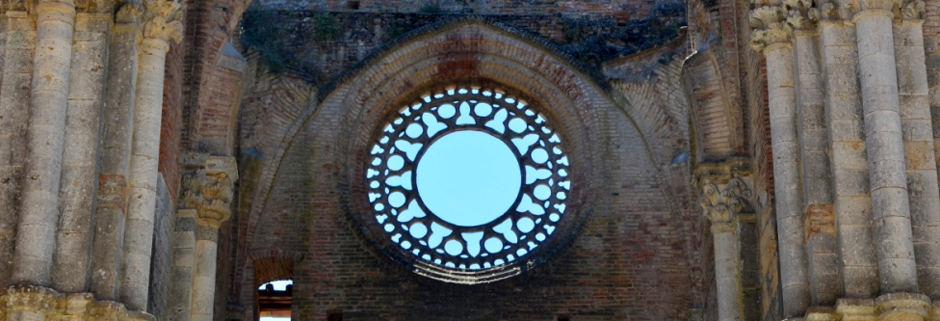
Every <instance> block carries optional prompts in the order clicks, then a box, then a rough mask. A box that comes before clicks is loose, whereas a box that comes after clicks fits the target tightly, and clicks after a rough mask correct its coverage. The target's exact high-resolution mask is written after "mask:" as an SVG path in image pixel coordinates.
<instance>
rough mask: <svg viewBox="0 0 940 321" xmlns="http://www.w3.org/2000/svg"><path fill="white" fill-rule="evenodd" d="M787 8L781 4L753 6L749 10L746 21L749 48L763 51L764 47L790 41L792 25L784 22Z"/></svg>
mask: <svg viewBox="0 0 940 321" xmlns="http://www.w3.org/2000/svg"><path fill="white" fill-rule="evenodd" d="M787 16H788V13H787V10H786V9H785V8H784V7H783V6H782V5H779V4H778V5H765V6H759V7H755V8H754V9H753V10H751V12H750V16H749V17H748V23H749V24H750V26H751V28H752V29H754V30H753V31H752V32H751V48H753V49H754V50H756V51H759V52H763V51H764V49H765V48H767V47H770V46H772V45H774V44H779V43H790V41H791V39H790V33H791V30H792V28H793V27H791V26H790V25H789V24H787V23H786V20H787Z"/></svg>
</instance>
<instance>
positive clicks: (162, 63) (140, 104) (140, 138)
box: [121, 0, 183, 311]
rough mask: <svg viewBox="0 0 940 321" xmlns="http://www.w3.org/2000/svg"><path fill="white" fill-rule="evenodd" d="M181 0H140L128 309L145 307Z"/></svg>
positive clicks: (124, 295) (125, 287) (124, 289)
mask: <svg viewBox="0 0 940 321" xmlns="http://www.w3.org/2000/svg"><path fill="white" fill-rule="evenodd" d="M180 6H181V3H180V2H178V1H169V0H145V1H144V7H145V8H146V10H145V12H144V20H143V34H142V35H143V40H141V42H140V47H139V53H138V54H139V56H138V58H139V61H138V67H139V69H138V71H137V92H136V97H135V103H134V108H135V109H134V135H133V140H132V142H131V148H132V153H131V161H130V179H129V180H128V186H129V187H130V198H129V199H128V208H127V222H126V224H125V229H126V230H125V233H124V257H123V259H124V268H123V270H122V277H121V280H122V282H121V301H122V302H124V303H125V304H127V307H128V308H129V309H133V310H140V311H143V310H145V309H146V308H147V297H148V284H150V282H149V281H150V259H151V250H152V243H153V225H154V211H155V206H154V204H155V202H156V185H157V175H159V173H158V172H157V165H158V162H159V159H158V158H159V152H160V121H161V112H162V110H163V79H164V71H165V67H166V53H167V51H168V50H169V49H170V41H179V40H180V38H181V37H182V32H183V25H182V23H181V22H180V21H177V19H178V16H179V9H180Z"/></svg>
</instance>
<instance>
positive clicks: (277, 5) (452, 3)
mask: <svg viewBox="0 0 940 321" xmlns="http://www.w3.org/2000/svg"><path fill="white" fill-rule="evenodd" d="M257 2H258V4H260V5H261V6H264V7H267V8H270V9H307V10H326V11H357V12H398V13H414V12H451V13H472V14H563V15H592V16H610V17H617V18H620V19H625V20H630V19H636V18H642V17H645V16H646V15H647V14H649V13H650V12H652V9H653V8H654V7H655V6H656V5H657V4H658V3H660V2H678V1H674V0H655V1H644V0H569V1H559V0H524V1H519V0H354V1H336V0H259V1H257Z"/></svg>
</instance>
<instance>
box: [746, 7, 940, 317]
mask: <svg viewBox="0 0 940 321" xmlns="http://www.w3.org/2000/svg"><path fill="white" fill-rule="evenodd" d="M817 5H818V7H817ZM923 7H924V5H923V2H922V1H920V0H906V1H898V0H858V1H839V0H835V1H825V2H821V3H816V2H812V1H801V0H787V2H786V4H785V6H784V8H786V9H787V10H786V11H788V12H787V13H786V14H785V13H783V12H782V11H783V10H782V9H780V8H779V4H777V3H773V1H770V2H766V1H762V0H757V1H755V3H754V9H753V10H752V11H751V26H752V27H753V28H755V31H754V32H753V35H752V36H753V38H752V44H753V47H754V49H756V50H758V51H760V52H761V53H763V54H764V56H765V57H766V61H767V84H768V91H769V94H770V97H769V98H770V102H769V108H770V113H771V128H772V144H773V155H774V172H775V173H774V174H775V175H774V184H775V186H776V191H775V195H774V201H775V203H776V208H777V211H776V215H777V219H778V233H779V234H780V235H779V242H780V265H781V284H782V287H783V310H784V311H783V312H784V317H786V318H794V317H796V318H799V317H804V316H805V318H806V319H807V320H836V319H840V320H862V319H864V320H925V319H926V318H930V319H931V320H935V319H938V317H940V313H936V311H934V314H937V315H933V316H928V312H929V311H930V309H929V305H930V300H931V299H934V300H936V299H940V298H938V297H937V296H940V293H938V292H940V289H937V287H938V281H937V280H938V279H940V277H938V276H940V275H938V273H940V268H938V266H937V264H938V263H937V262H940V260H938V258H940V249H938V244H940V240H938V239H936V237H935V235H937V234H936V231H937V229H938V227H940V224H938V223H940V191H938V187H937V180H936V176H937V170H936V167H937V166H936V162H935V159H934V157H933V153H934V149H935V146H934V144H933V139H934V137H933V136H934V133H933V132H932V130H933V129H932V126H931V115H930V112H929V107H928V90H927V86H926V83H927V76H926V73H925V70H926V67H925V64H924V61H925V56H924V40H923V31H922V20H921V15H922V14H923ZM787 15H788V17H786V22H787V24H786V25H782V24H780V21H781V20H782V19H784V17H785V16H787ZM816 37H818V42H817V41H816V39H817V38H816ZM791 41H792V43H793V50H792V51H790V50H786V49H781V47H785V46H787V45H786V44H787V43H789V42H791ZM816 43H818V46H819V48H815V44H816ZM816 57H819V58H820V59H819V60H818V61H819V62H822V65H821V66H818V67H817V66H815V65H814V63H815V61H816V59H815V58H816ZM794 67H795V68H796V72H795V73H794V71H793V68H794ZM816 70H818V71H816ZM790 87H795V88H796V99H795V100H794V99H792V98H791V96H792V95H793V93H792V91H791V89H790ZM814 88H821V89H822V90H823V91H822V93H823V95H822V99H821V101H822V102H823V103H824V114H823V115H825V120H824V121H823V122H820V123H816V121H817V120H818V119H817V118H818V117H819V116H818V114H816V113H814V115H817V116H812V117H809V118H805V117H804V118H801V119H799V121H798V122H797V124H798V125H793V123H792V122H793V120H792V117H791V116H790V115H789V114H784V111H787V112H788V111H789V110H790V109H792V108H794V107H792V106H791V105H794V104H795V108H797V110H798V114H799V115H800V116H801V117H803V116H806V115H807V114H806V113H805V112H806V111H807V110H806V108H807V107H810V108H816V106H818V102H816V101H817V100H818V99H819V98H820V97H819V95H818V92H817V91H816V90H813V89H814ZM807 101H811V103H809V104H807ZM820 125H822V126H820ZM791 126H793V127H791ZM777 127H779V128H782V129H783V130H781V131H777V129H776V128H777ZM790 128H795V130H796V132H797V133H798V135H800V137H801V140H800V141H799V142H794V141H793V140H791V139H790V137H791V136H790V132H791V130H790ZM816 128H819V130H816ZM826 132H828V135H827V134H826ZM778 136H784V137H778ZM820 137H828V138H829V140H828V141H826V140H821V141H820V140H819V139H818V138H820ZM796 143H798V144H800V146H802V150H803V153H802V154H801V155H802V162H803V168H802V172H801V173H798V174H797V175H802V177H798V179H795V180H791V176H788V173H786V172H789V170H790V169H791V168H792V166H790V164H789V163H788V162H789V161H790V160H791V158H792V157H793V155H795V153H794V151H793V150H792V149H791V146H792V145H793V144H796ZM820 148H822V149H823V150H825V149H826V148H828V150H829V153H830V155H831V158H824V157H817V155H814V154H813V153H808V151H810V150H818V149H820ZM819 163H828V165H830V166H829V167H830V168H829V171H831V176H832V181H831V183H828V182H826V181H825V180H818V179H817V178H818V177H819V174H820V173H818V172H817V169H818V168H816V167H817V166H818V165H819ZM782 172H783V173H782ZM822 174H825V173H822ZM801 180H802V181H801ZM800 184H802V186H803V188H805V191H806V193H804V194H803V197H804V200H803V201H804V202H803V204H804V206H806V212H805V214H804V222H805V225H804V226H803V228H804V230H805V232H806V233H805V234H804V235H805V236H804V237H805V239H806V240H807V241H806V243H805V244H802V243H801V241H802V240H794V239H792V238H791V235H790V234H788V232H792V231H791V230H789V227H790V226H791V225H789V224H787V223H788V221H787V220H785V219H781V217H789V216H790V215H791V212H790V211H789V208H790V207H789V206H790V204H791V202H793V200H794V198H793V197H792V195H791V192H792V191H791V189H792V188H794V187H792V186H796V188H799V186H800ZM830 184H831V185H830ZM781 185H783V186H785V187H781ZM810 185H811V186H813V188H817V187H819V186H820V185H822V186H824V187H826V188H831V190H830V191H829V192H828V195H830V198H829V200H831V202H832V209H831V211H827V210H826V209H825V208H823V207H819V206H817V205H826V203H827V200H826V199H825V198H823V197H822V196H824V195H827V193H824V192H826V191H824V190H820V191H817V192H814V193H810V192H809V187H807V186H810ZM781 203H783V205H781ZM830 213H831V214H830ZM792 226H795V225H792ZM836 231H837V233H836ZM801 234H802V233H801ZM820 235H822V236H823V237H822V238H817V237H819V236H820ZM831 236H835V237H836V239H835V241H836V242H837V244H838V247H839V249H838V250H837V251H834V250H833V249H829V248H826V249H825V250H824V251H823V252H820V251H819V249H818V248H816V247H817V245H823V246H825V245H829V246H831V244H832V243H833V242H831V241H832V239H831ZM794 244H796V245H797V246H800V247H802V246H806V248H805V251H806V252H807V253H808V254H809V258H810V262H809V265H808V267H809V274H810V285H811V288H810V289H811V293H812V297H811V301H807V302H809V303H810V304H812V305H814V306H815V307H813V308H808V307H807V306H802V307H800V306H798V305H794V304H796V303H795V302H798V301H800V298H801V297H799V296H796V295H794V293H792V292H790V291H788V289H787V286H788V285H791V284H793V283H792V282H791V281H790V280H792V279H791V277H793V274H791V273H788V272H787V271H788V270H790V269H792V268H796V269H799V268H800V267H797V266H794V265H795V264H794V263H793V262H791V261H788V260H789V259H791V258H792V256H791V252H790V251H789V250H788V249H787V248H786V247H787V246H793V245H794ZM820 254H825V255H820ZM833 258H835V259H833ZM820 269H822V270H820ZM821 272H822V273H821ZM840 274H841V282H839V279H838V276H840ZM823 290H825V291H823ZM925 294H926V295H925ZM928 296H929V297H928ZM934 310H936V309H934Z"/></svg>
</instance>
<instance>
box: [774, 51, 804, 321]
mask: <svg viewBox="0 0 940 321" xmlns="http://www.w3.org/2000/svg"><path fill="white" fill-rule="evenodd" d="M764 56H765V57H766V58H767V91H768V94H769V96H768V99H769V102H768V104H769V108H770V131H771V144H772V145H773V155H774V162H773V163H774V203H775V205H776V215H777V237H778V240H777V242H778V245H779V249H780V252H779V255H780V282H781V286H782V287H783V313H784V316H787V317H790V316H798V315H803V313H804V312H805V311H806V309H807V308H808V307H809V305H810V300H811V297H810V284H809V276H808V275H807V274H808V273H807V258H806V250H805V249H806V243H805V240H804V235H803V208H802V207H803V196H802V182H801V181H800V164H799V160H798V155H799V154H800V145H799V136H798V134H797V126H796V121H797V119H796V92H795V89H794V72H793V66H794V63H793V50H792V48H791V46H790V44H788V43H775V44H771V45H770V46H768V47H767V48H765V49H764Z"/></svg>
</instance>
